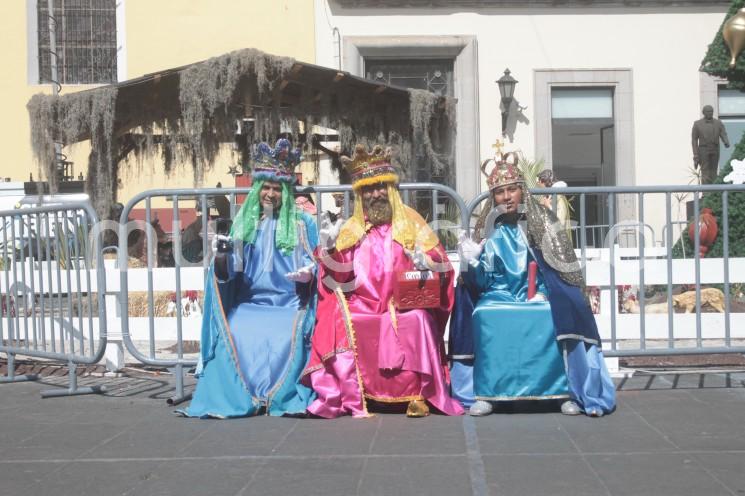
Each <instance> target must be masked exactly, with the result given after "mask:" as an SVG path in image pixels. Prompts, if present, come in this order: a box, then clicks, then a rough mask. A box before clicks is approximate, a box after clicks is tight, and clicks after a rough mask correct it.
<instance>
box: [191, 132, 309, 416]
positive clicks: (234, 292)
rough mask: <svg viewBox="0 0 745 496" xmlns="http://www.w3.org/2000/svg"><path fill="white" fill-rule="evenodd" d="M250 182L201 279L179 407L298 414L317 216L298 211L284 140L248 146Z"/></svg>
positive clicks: (293, 153) (197, 412) (205, 412)
mask: <svg viewBox="0 0 745 496" xmlns="http://www.w3.org/2000/svg"><path fill="white" fill-rule="evenodd" d="M254 160H255V161H256V163H255V164H254V173H253V187H252V190H251V192H250V193H249V195H248V197H247V199H246V202H245V203H244V205H243V206H242V207H241V210H240V211H239V212H238V214H237V216H236V219H235V222H234V223H233V227H232V230H231V237H230V238H227V237H218V241H219V242H218V243H215V244H216V249H217V251H218V253H217V255H216V256H215V260H214V261H213V263H212V264H211V266H210V270H209V274H208V277H207V281H206V285H205V286H206V287H205V301H204V307H205V311H204V317H203V322H202V340H201V355H200V363H199V366H198V373H197V375H198V377H199V381H198V383H197V388H196V391H195V392H194V395H193V399H192V401H191V404H190V405H189V407H188V408H187V409H186V410H181V411H179V413H181V414H183V415H185V416H189V417H201V418H206V417H215V418H230V417H243V416H251V415H256V414H259V413H261V412H265V413H266V414H268V415H276V416H281V415H302V414H304V413H305V411H306V408H307V406H308V404H309V403H310V402H312V401H313V400H314V399H315V395H314V393H313V391H312V390H311V389H310V388H308V387H307V386H304V385H302V384H301V383H300V381H299V377H300V374H301V372H302V371H303V369H304V368H305V366H306V363H307V361H308V356H309V348H310V337H311V333H312V331H313V325H314V323H315V303H316V293H315V284H314V274H315V266H314V259H313V250H314V249H315V247H316V245H317V244H318V235H317V231H316V227H315V222H314V221H313V219H312V218H311V217H309V216H308V215H307V214H304V213H300V212H297V211H296V210H295V202H294V200H293V189H294V188H293V184H294V180H295V176H294V174H293V173H292V169H293V168H294V166H295V165H296V164H297V163H298V162H299V160H300V152H299V150H291V149H290V144H289V142H288V141H287V140H284V139H282V140H279V141H278V142H277V145H276V147H275V148H274V149H272V148H270V147H269V145H266V144H265V143H261V144H260V145H259V146H258V147H257V151H256V153H255V154H254Z"/></svg>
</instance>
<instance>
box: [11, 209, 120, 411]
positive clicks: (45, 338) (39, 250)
mask: <svg viewBox="0 0 745 496" xmlns="http://www.w3.org/2000/svg"><path fill="white" fill-rule="evenodd" d="M96 224H97V217H96V214H95V212H94V211H93V209H92V208H91V206H90V204H88V203H83V202H74V203H73V202H67V203H64V204H61V205H47V206H40V207H34V208H23V209H16V210H9V211H2V212H0V226H2V232H1V233H0V257H2V258H1V259H0V263H2V269H1V270H0V290H1V291H0V293H1V294H2V312H1V313H0V352H3V353H5V354H6V355H7V357H8V372H7V375H6V376H5V377H2V378H0V382H17V381H28V380H35V379H37V377H36V376H35V375H21V376H16V375H15V357H16V356H17V355H22V356H28V357H35V358H42V359H49V360H55V361H63V362H66V363H67V364H68V367H69V374H68V376H69V387H68V389H66V390H51V391H43V392H42V393H41V394H42V396H43V397H51V396H68V395H79V394H89V393H98V392H101V388H98V387H78V385H77V373H76V367H77V365H80V364H95V363H98V362H99V361H100V360H101V358H102V357H103V354H104V352H105V347H106V341H107V334H106V310H105V307H104V302H103V298H100V297H98V296H97V293H98V291H99V290H105V288H106V279H105V272H104V270H103V260H102V254H101V252H100V251H99V250H95V249H90V247H91V246H92V245H93V246H95V241H96V232H95V230H93V229H92V227H93V226H95V225H96ZM92 242H93V243H92Z"/></svg>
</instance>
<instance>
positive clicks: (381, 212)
mask: <svg viewBox="0 0 745 496" xmlns="http://www.w3.org/2000/svg"><path fill="white" fill-rule="evenodd" d="M365 213H366V214H367V220H369V221H370V224H372V225H374V226H379V225H381V224H390V223H391V219H392V218H393V207H391V202H389V201H388V200H387V199H385V200H382V199H381V200H373V201H370V203H368V204H367V205H365Z"/></svg>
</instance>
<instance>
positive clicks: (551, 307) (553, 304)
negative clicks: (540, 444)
mask: <svg viewBox="0 0 745 496" xmlns="http://www.w3.org/2000/svg"><path fill="white" fill-rule="evenodd" d="M534 260H535V261H536V262H537V264H538V267H539V271H538V274H537V278H536V279H537V280H536V286H537V287H536V289H537V292H538V293H542V294H543V295H544V296H546V297H547V298H548V301H541V302H539V301H535V302H528V301H527V299H528V298H527V293H528V264H529V263H530V262H531V261H534ZM461 280H462V282H463V283H464V287H462V288H460V290H459V291H458V293H457V297H458V298H459V301H457V302H456V310H455V313H454V319H453V321H452V322H451V327H450V329H451V346H452V348H453V349H452V351H451V362H452V371H451V372H452V384H453V393H454V394H455V395H456V396H457V397H458V398H459V399H460V400H461V401H462V402H463V403H464V404H466V405H468V404H470V403H472V402H473V401H474V399H478V400H485V401H501V400H542V399H562V398H563V399H570V398H571V399H572V400H574V401H575V402H577V403H578V405H579V406H580V408H581V409H583V410H584V411H585V412H587V413H592V414H597V415H602V414H603V413H608V412H610V411H612V410H613V409H614V408H615V388H614V386H613V383H612V381H611V379H610V375H609V374H608V371H607V369H606V367H605V362H604V359H603V356H602V352H601V351H600V349H599V344H600V342H599V337H598V336H597V326H596V325H595V322H594V317H593V316H592V313H591V312H590V310H589V308H587V305H586V303H585V302H584V300H583V298H582V296H581V292H580V291H579V289H578V288H577V287H574V286H571V285H569V284H567V283H566V282H564V281H563V280H562V279H561V278H560V277H559V276H558V273H557V272H556V271H555V270H554V269H553V268H551V267H550V266H549V265H548V264H547V263H546V261H545V259H544V257H543V255H542V253H541V252H540V250H538V249H534V248H532V247H530V246H529V244H528V243H527V239H526V236H525V235H524V234H523V233H522V232H521V230H520V227H519V226H518V225H517V224H514V223H503V222H498V223H497V224H496V225H495V229H494V231H493V232H492V233H491V235H490V236H489V237H488V239H487V241H486V243H485V245H484V248H483V251H482V253H481V255H480V256H479V258H478V260H473V261H471V262H470V263H469V264H468V267H467V270H466V271H465V272H464V273H463V274H462V279H461ZM459 307H460V308H462V310H461V311H460V312H459V311H458V310H457V309H458V308H459ZM471 308H473V311H472V312H470V311H469V310H470V309H471Z"/></svg>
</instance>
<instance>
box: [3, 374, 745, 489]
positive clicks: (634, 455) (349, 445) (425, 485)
mask: <svg viewBox="0 0 745 496" xmlns="http://www.w3.org/2000/svg"><path fill="white" fill-rule="evenodd" d="M65 381H66V378H65V377H45V378H44V379H43V382H41V383H17V384H2V385H0V392H1V393H0V398H1V400H0V446H1V447H2V450H0V494H2V495H33V496H37V495H38V496H43V495H56V496H67V495H76V496H77V495H96V496H98V495H137V496H139V495H179V496H182V495H183V496H190V495H210V496H222V495H227V496H237V495H254V494H256V495H275V494H277V495H295V494H297V495H315V494H318V495H329V496H330V495H354V494H359V495H399V494H400V495H406V496H409V495H418V494H427V495H468V494H475V495H487V494H491V495H519V496H540V495H552V496H560V495H567V496H569V495H571V496H580V495H593V496H595V495H614V496H616V495H633V496H638V495H654V496H664V495H671V496H672V495H674V496H687V495H695V496H700V495H707V496H708V495H712V496H713V495H730V496H733V495H743V494H745V373H739V372H718V373H708V374H706V375H701V374H698V373H681V374H670V375H662V376H660V375H658V376H644V375H639V374H637V375H635V376H634V377H632V378H628V379H623V380H621V381H620V383H619V408H618V410H617V411H616V412H615V413H614V414H612V415H610V416H607V417H604V418H601V419H589V418H585V417H564V416H562V415H560V414H557V413H545V412H529V411H526V410H524V409H517V410H514V411H512V412H510V413H507V412H505V413H502V414H498V415H491V416H489V417H486V418H472V417H456V418H454V417H443V416H431V417H429V418H426V419H406V418H405V417H404V416H403V415H399V414H391V413H387V414H380V415H378V416H377V417H376V418H374V419H369V420H353V419H351V418H342V419H339V420H335V421H324V420H310V419H303V420H300V419H286V418H269V417H258V418H251V419H237V420H228V421H220V420H197V419H182V418H178V417H176V416H174V415H173V414H172V411H173V408H171V407H168V406H166V404H165V399H166V398H167V397H169V396H170V394H171V391H172V385H171V381H172V378H171V377H170V376H169V375H167V374H161V375H153V374H150V375H148V374H140V376H139V377H123V378H94V377H83V378H80V385H81V386H84V385H90V384H104V385H106V387H107V388H108V390H109V392H108V393H107V394H105V395H99V396H78V397H70V398H50V399H41V397H40V395H39V392H40V391H42V390H44V389H50V388H54V387H59V386H64V385H65Z"/></svg>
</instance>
